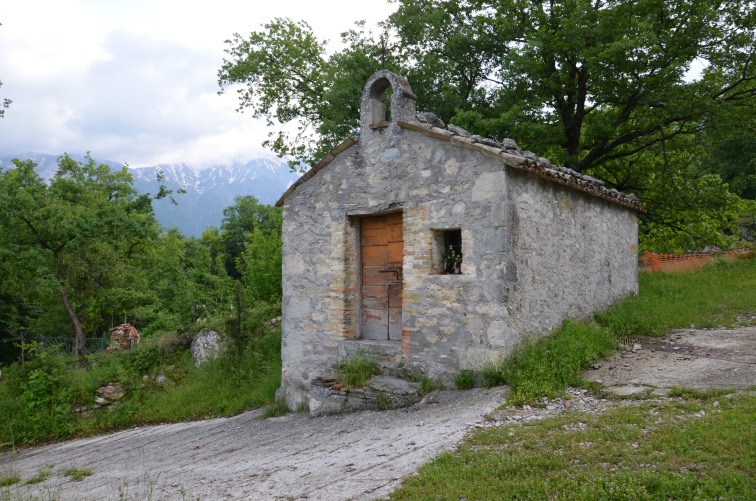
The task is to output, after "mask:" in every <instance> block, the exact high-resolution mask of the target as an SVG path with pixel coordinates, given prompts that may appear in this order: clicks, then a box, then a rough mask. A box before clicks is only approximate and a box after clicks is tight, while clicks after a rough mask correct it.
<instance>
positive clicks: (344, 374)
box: [334, 350, 381, 389]
mask: <svg viewBox="0 0 756 501" xmlns="http://www.w3.org/2000/svg"><path fill="white" fill-rule="evenodd" d="M334 368H335V369H336V379H338V381H339V383H341V384H343V385H345V386H346V387H347V388H348V389H351V388H359V387H361V386H364V385H365V383H366V382H367V380H368V379H370V378H371V377H372V376H374V375H377V374H380V373H381V368H380V366H379V365H378V361H377V360H376V358H375V356H374V355H373V354H371V353H368V352H365V351H361V350H359V351H357V353H355V354H354V355H353V356H350V357H344V358H339V360H338V361H337V362H336V365H335V367H334Z"/></svg>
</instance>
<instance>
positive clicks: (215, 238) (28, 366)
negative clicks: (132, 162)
mask: <svg viewBox="0 0 756 501" xmlns="http://www.w3.org/2000/svg"><path fill="white" fill-rule="evenodd" d="M35 167H36V166H35V165H34V163H33V162H30V161H23V162H22V161H14V168H11V169H9V170H7V171H3V172H0V234H1V235H2V237H3V238H2V239H0V271H2V273H0V304H2V308H0V342H2V343H3V349H2V350H0V363H3V367H2V369H3V372H2V374H3V377H2V380H0V444H2V445H0V449H3V448H8V447H15V446H19V445H28V444H35V443H40V442H45V441H49V440H57V439H64V438H68V437H71V436H79V435H88V434H93V433H100V432H103V431H106V430H114V429H119V428H123V427H128V426H134V425H138V424H144V423H160V422H166V421H180V420H186V419H198V418H202V417H206V416H228V415H232V414H235V413H238V412H241V411H243V410H246V409H250V408H255V407H259V406H262V405H265V404H270V403H272V402H273V399H274V395H275V391H276V389H277V388H278V386H279V385H280V377H281V375H280V372H281V356H280V344H281V336H280V329H278V328H274V327H272V324H271V323H270V320H271V319H273V318H275V317H277V316H279V315H280V314H281V305H280V301H281V224H282V215H281V210H280V209H277V208H274V207H270V206H267V205H263V204H260V203H259V202H257V200H255V199H254V198H253V197H248V196H240V197H237V198H236V200H235V204H234V205H232V206H231V207H228V208H227V209H226V210H225V211H224V216H225V217H224V221H223V224H222V225H221V229H220V230H218V229H217V228H212V227H211V228H208V229H207V230H206V231H205V233H204V234H203V236H202V238H201V239H196V238H187V237H184V236H183V235H181V234H180V233H178V232H177V231H175V230H167V231H166V230H161V228H160V227H159V226H158V224H157V221H156V219H155V217H154V214H153V212H152V201H153V200H155V199H159V198H163V197H170V196H171V193H170V191H168V190H165V188H163V187H161V188H160V189H159V191H158V193H157V194H156V195H155V196H150V195H140V196H138V195H137V194H136V192H135V191H134V188H133V186H132V183H133V180H132V178H131V175H130V174H129V173H128V171H127V170H126V169H125V168H123V169H120V170H113V169H111V168H110V167H109V166H108V165H104V164H99V165H98V164H96V163H95V162H94V160H93V159H92V158H91V157H87V158H86V159H85V161H84V162H78V161H76V160H74V159H72V158H71V157H69V156H67V155H64V156H62V157H61V158H60V159H59V160H58V170H57V173H56V174H55V176H54V177H53V178H52V180H51V181H49V182H45V181H43V180H42V178H41V177H40V176H39V175H38V174H37V173H36V171H35ZM125 321H128V322H130V323H131V324H133V325H135V326H136V327H137V328H138V330H139V331H140V332H141V338H142V340H141V343H140V344H138V345H136V348H135V349H132V350H130V351H128V352H122V353H119V352H116V353H106V352H99V353H90V352H89V351H88V350H87V347H86V343H85V338H91V337H109V332H108V330H109V328H110V327H112V326H113V325H114V324H116V323H121V322H125ZM202 328H211V329H214V330H216V331H218V332H219V333H220V334H221V336H222V337H224V338H225V340H226V341H225V348H224V350H223V351H222V353H221V354H220V356H218V357H217V358H215V359H214V360H212V361H209V362H207V363H205V364H204V365H203V366H202V367H200V368H195V367H194V361H193V358H192V356H191V354H190V353H189V351H188V348H189V345H190V343H191V341H192V337H193V335H194V334H196V333H197V332H198V331H200V330H201V329H202ZM51 337H55V338H63V339H66V338H67V339H74V340H75V345H74V346H75V349H74V350H66V349H64V348H58V349H56V348H53V347H51V346H50V345H44V344H43V343H41V342H37V340H41V339H45V338H51ZM6 347H9V348H11V349H6ZM9 363H10V365H7V366H6V364H9ZM111 383H112V384H117V385H118V386H119V387H120V388H122V389H123V392H124V395H123V396H122V397H120V398H118V399H117V401H115V402H110V403H109V404H108V405H107V406H103V405H101V404H102V403H100V404H97V403H96V401H95V400H96V398H97V397H98V395H97V390H98V389H99V388H101V387H103V386H105V385H108V384H111Z"/></svg>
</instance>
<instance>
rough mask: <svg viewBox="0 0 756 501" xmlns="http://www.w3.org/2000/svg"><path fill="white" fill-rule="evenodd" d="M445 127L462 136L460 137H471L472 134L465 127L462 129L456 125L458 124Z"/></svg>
mask: <svg viewBox="0 0 756 501" xmlns="http://www.w3.org/2000/svg"><path fill="white" fill-rule="evenodd" d="M446 129H447V130H448V131H449V132H453V133H455V134H456V135H458V136H462V137H471V136H472V134H470V133H469V132H467V131H466V130H465V129H463V128H462V127H458V126H456V125H454V124H449V125H447V126H446Z"/></svg>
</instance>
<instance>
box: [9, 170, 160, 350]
mask: <svg viewBox="0 0 756 501" xmlns="http://www.w3.org/2000/svg"><path fill="white" fill-rule="evenodd" d="M14 164H15V168H14V169H11V170H8V171H6V172H3V173H2V174H0V209H2V216H1V217H0V231H2V232H3V234H4V239H3V247H4V249H3V251H4V252H3V253H2V254H1V256H2V257H3V258H4V259H3V261H2V262H1V263H0V265H1V266H2V270H3V278H4V282H3V284H2V288H3V289H4V290H8V291H9V293H10V294H11V295H19V293H21V294H22V293H23V292H22V291H19V288H18V287H17V286H15V284H16V283H21V284H23V285H26V286H29V285H31V286H34V287H35V289H36V290H35V291H34V293H35V294H37V295H39V296H42V297H44V298H47V300H48V301H52V298H53V297H55V296H56V295H57V296H58V301H59V303H58V305H57V307H58V308H61V307H62V308H63V309H64V310H65V312H66V313H67V315H68V317H69V318H70V322H71V324H72V329H71V330H72V331H74V332H75V334H76V340H77V352H78V353H79V354H83V353H84V337H85V334H84V332H85V331H93V330H95V329H96V328H97V327H98V326H100V325H101V322H102V316H103V315H102V313H103V311H107V312H114V311H119V312H121V311H126V310H129V309H131V308H133V307H134V306H136V305H137V304H139V303H140V302H141V301H142V300H143V298H142V297H140V295H139V294H138V293H137V292H136V291H134V290H133V289H130V288H129V284H130V283H131V281H130V280H129V275H130V274H131V271H132V270H133V269H134V267H135V266H136V265H137V256H138V255H139V254H140V253H141V252H143V251H144V250H145V249H146V247H147V246H148V244H149V242H150V241H151V240H152V239H153V238H155V237H156V236H157V229H158V227H157V223H156V221H155V217H154V215H153V213H152V207H151V203H150V198H149V195H142V196H137V194H136V192H135V191H134V189H133V187H132V185H131V183H132V179H131V175H130V174H129V173H128V171H127V170H126V168H125V167H124V168H123V169H121V170H120V171H116V172H113V171H111V170H110V168H109V167H108V166H107V165H104V164H101V165H97V164H96V163H95V161H94V160H93V159H92V158H91V157H87V159H86V162H84V163H79V162H77V161H75V160H73V159H72V158H71V157H69V156H67V155H64V156H63V157H61V158H60V159H59V160H58V171H57V173H56V174H55V176H54V177H53V179H52V180H51V181H50V184H49V185H48V184H45V183H44V181H43V180H42V179H41V178H40V177H39V175H37V173H36V172H35V171H34V168H35V164H34V163H33V162H31V161H23V162H22V161H18V160H14Z"/></svg>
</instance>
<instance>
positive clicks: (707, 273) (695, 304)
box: [596, 259, 756, 337]
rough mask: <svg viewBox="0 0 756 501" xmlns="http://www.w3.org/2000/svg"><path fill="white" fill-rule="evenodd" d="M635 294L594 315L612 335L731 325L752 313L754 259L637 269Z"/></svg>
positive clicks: (755, 291)
mask: <svg viewBox="0 0 756 501" xmlns="http://www.w3.org/2000/svg"><path fill="white" fill-rule="evenodd" d="M639 286H640V293H639V294H638V296H636V297H634V298H629V299H627V300H625V301H623V302H622V303H620V304H618V305H616V306H615V307H613V308H611V309H609V310H608V311H606V312H603V313H599V314H597V315H596V319H597V320H598V321H599V322H600V323H601V324H602V325H604V326H606V327H607V328H609V329H611V331H612V333H614V335H615V336H617V337H628V336H633V335H647V336H661V335H663V334H664V333H665V332H667V331H668V330H670V329H676V328H683V327H690V326H696V327H699V328H710V327H719V326H732V325H735V324H736V323H738V317H739V316H742V315H748V314H750V315H754V314H756V259H743V260H729V259H723V260H720V261H719V262H718V263H716V264H712V265H710V266H706V267H704V268H703V269H701V270H698V271H691V272H683V273H641V274H640V276H639Z"/></svg>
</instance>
